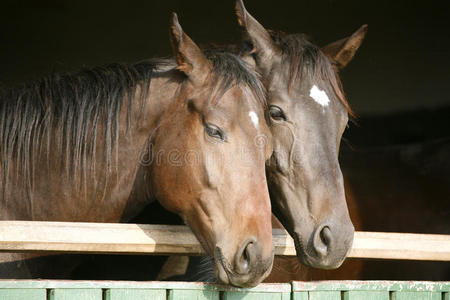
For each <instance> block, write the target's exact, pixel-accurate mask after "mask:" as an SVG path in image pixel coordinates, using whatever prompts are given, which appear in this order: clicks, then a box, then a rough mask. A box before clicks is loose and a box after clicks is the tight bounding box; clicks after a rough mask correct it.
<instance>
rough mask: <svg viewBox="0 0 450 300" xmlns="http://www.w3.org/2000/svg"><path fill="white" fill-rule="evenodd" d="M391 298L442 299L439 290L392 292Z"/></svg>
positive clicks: (393, 299) (401, 299)
mask: <svg viewBox="0 0 450 300" xmlns="http://www.w3.org/2000/svg"><path fill="white" fill-rule="evenodd" d="M391 296H392V297H391V300H442V293H439V292H393V293H392V295H391Z"/></svg>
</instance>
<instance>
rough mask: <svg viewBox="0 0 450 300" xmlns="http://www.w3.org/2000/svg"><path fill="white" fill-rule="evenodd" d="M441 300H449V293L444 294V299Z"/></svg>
mask: <svg viewBox="0 0 450 300" xmlns="http://www.w3.org/2000/svg"><path fill="white" fill-rule="evenodd" d="M442 300H450V293H444V297H442Z"/></svg>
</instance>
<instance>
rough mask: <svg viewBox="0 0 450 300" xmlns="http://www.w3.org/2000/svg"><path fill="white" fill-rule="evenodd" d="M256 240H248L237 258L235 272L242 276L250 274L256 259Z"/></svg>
mask: <svg viewBox="0 0 450 300" xmlns="http://www.w3.org/2000/svg"><path fill="white" fill-rule="evenodd" d="M255 251H256V249H255V240H254V239H252V238H251V239H248V240H246V241H245V242H244V243H243V245H242V247H241V248H240V249H239V251H238V252H237V253H236V258H235V272H236V273H238V274H241V275H245V274H248V273H250V270H251V265H252V262H253V260H254V258H255Z"/></svg>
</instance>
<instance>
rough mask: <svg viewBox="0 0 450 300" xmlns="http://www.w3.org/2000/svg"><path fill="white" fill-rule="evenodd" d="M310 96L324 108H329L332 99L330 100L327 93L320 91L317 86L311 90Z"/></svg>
mask: <svg viewBox="0 0 450 300" xmlns="http://www.w3.org/2000/svg"><path fill="white" fill-rule="evenodd" d="M309 96H310V97H311V98H313V99H314V101H316V102H317V103H319V104H320V105H322V106H323V107H325V106H328V103H330V99H329V98H328V95H327V93H325V91H322V90H321V89H319V88H318V87H317V86H316V85H313V86H312V88H311V90H310V91H309Z"/></svg>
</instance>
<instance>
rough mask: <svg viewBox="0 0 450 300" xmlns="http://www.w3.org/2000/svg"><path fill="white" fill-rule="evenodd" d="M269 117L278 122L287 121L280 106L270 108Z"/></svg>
mask: <svg viewBox="0 0 450 300" xmlns="http://www.w3.org/2000/svg"><path fill="white" fill-rule="evenodd" d="M269 115H270V117H271V118H272V119H274V120H277V121H286V115H285V114H284V112H283V110H282V109H281V108H279V107H278V106H275V105H271V106H270V108H269Z"/></svg>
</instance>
